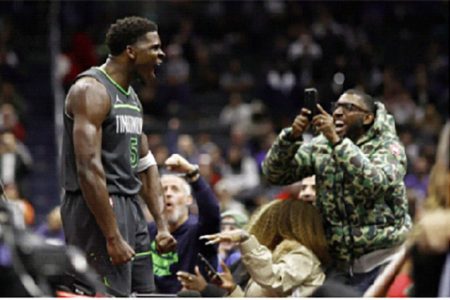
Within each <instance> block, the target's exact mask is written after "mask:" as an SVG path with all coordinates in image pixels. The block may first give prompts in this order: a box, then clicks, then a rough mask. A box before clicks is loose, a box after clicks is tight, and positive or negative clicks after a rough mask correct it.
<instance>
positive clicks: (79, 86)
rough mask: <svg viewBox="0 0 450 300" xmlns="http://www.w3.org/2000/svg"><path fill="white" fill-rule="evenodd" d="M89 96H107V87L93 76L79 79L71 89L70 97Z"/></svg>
mask: <svg viewBox="0 0 450 300" xmlns="http://www.w3.org/2000/svg"><path fill="white" fill-rule="evenodd" d="M87 94H94V95H98V96H107V95H108V93H107V91H106V87H105V86H104V85H103V84H102V83H100V82H99V81H98V80H97V79H95V78H94V77H91V76H84V77H81V78H79V79H78V80H77V81H76V82H74V84H73V85H72V86H71V87H70V90H69V95H73V96H82V95H87Z"/></svg>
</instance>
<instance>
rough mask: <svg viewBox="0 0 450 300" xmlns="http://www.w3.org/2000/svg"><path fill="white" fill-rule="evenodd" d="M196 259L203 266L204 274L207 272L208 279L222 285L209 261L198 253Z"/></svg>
mask: <svg viewBox="0 0 450 300" xmlns="http://www.w3.org/2000/svg"><path fill="white" fill-rule="evenodd" d="M198 258H199V259H200V261H201V262H202V263H203V265H204V266H205V269H206V272H208V276H209V277H210V279H211V280H215V281H219V282H220V283H222V278H221V277H220V275H219V273H218V272H217V270H216V269H215V268H214V267H213V266H212V265H211V264H210V263H209V261H208V260H207V259H206V258H205V257H204V256H203V255H202V254H201V253H198Z"/></svg>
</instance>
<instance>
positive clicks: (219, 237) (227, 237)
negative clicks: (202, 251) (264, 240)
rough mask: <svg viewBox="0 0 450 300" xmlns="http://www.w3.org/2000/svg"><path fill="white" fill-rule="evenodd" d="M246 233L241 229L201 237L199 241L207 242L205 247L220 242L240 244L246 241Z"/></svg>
mask: <svg viewBox="0 0 450 300" xmlns="http://www.w3.org/2000/svg"><path fill="white" fill-rule="evenodd" d="M248 236H249V235H248V233H247V232H246V231H245V230H243V229H235V230H230V231H225V232H219V233H215V234H208V235H202V236H201V237H200V239H201V240H208V241H207V242H206V243H205V245H214V244H218V243H220V242H235V243H240V242H243V241H245V240H246V239H248Z"/></svg>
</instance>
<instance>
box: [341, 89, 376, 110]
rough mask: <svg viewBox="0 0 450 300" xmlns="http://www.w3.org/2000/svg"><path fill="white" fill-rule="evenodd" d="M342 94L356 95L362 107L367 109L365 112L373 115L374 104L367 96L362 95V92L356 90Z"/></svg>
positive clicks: (370, 97)
mask: <svg viewBox="0 0 450 300" xmlns="http://www.w3.org/2000/svg"><path fill="white" fill-rule="evenodd" d="M344 94H349V95H356V96H358V97H359V98H360V99H361V101H362V102H363V103H364V105H365V106H366V107H367V110H368V111H370V112H371V113H375V102H374V100H373V98H372V96H370V95H369V94H366V93H364V92H363V91H360V90H357V89H349V90H346V91H345V92H344Z"/></svg>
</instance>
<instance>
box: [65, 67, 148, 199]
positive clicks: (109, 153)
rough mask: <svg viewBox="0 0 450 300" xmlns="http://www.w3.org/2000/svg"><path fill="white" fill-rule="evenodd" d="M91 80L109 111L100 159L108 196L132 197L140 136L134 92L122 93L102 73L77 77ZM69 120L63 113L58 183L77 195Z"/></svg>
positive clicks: (138, 106) (136, 189)
mask: <svg viewBox="0 0 450 300" xmlns="http://www.w3.org/2000/svg"><path fill="white" fill-rule="evenodd" d="M87 76H88V77H93V78H95V79H96V80H97V81H99V82H100V83H101V84H103V85H104V86H105V88H106V90H107V92H108V94H109V97H110V100H111V110H110V112H109V114H108V116H107V118H106V119H105V120H104V121H103V124H102V150H101V158H102V164H103V168H104V171H105V175H106V184H107V188H108V192H109V193H110V194H125V195H136V194H137V193H138V192H139V190H140V188H141V181H140V180H139V177H138V174H137V166H138V163H139V149H140V146H141V134H142V123H143V117H142V105H141V103H140V101H139V98H138V96H137V95H136V93H135V92H134V90H133V89H132V88H131V87H130V88H129V90H128V92H126V91H124V90H123V89H122V88H121V87H120V86H119V85H118V84H117V83H116V82H115V81H114V80H112V79H111V78H110V77H109V76H108V75H107V74H106V73H105V72H104V71H103V70H101V69H99V68H91V69H89V70H87V71H85V72H83V73H81V74H79V75H78V77H77V80H78V79H80V78H82V77H87ZM73 123H74V122H73V118H72V117H71V116H69V115H68V114H67V112H65V113H64V135H63V153H62V159H63V162H62V164H61V165H62V176H63V177H62V178H63V180H62V183H63V187H64V189H65V190H66V191H69V192H79V191H80V184H79V181H78V176H77V166H76V163H75V154H74V145H73Z"/></svg>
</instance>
